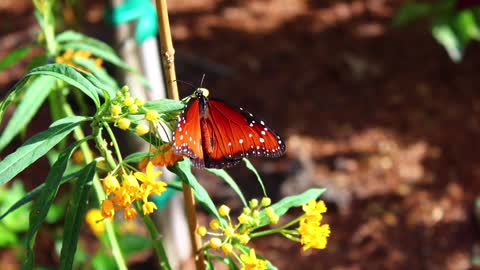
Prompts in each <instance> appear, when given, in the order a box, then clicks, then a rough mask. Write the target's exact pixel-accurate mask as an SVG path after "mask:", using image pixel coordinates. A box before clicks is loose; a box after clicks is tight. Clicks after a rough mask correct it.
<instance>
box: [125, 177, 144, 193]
mask: <svg viewBox="0 0 480 270" xmlns="http://www.w3.org/2000/svg"><path fill="white" fill-rule="evenodd" d="M122 186H123V187H124V188H126V190H127V192H129V193H132V194H134V193H135V192H136V191H137V190H138V189H139V187H140V185H139V184H138V181H137V179H136V177H135V176H133V175H132V174H131V173H130V174H128V175H123V182H122Z"/></svg>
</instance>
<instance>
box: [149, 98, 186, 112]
mask: <svg viewBox="0 0 480 270" xmlns="http://www.w3.org/2000/svg"><path fill="white" fill-rule="evenodd" d="M144 107H145V108H146V109H148V110H155V111H157V112H158V113H168V112H175V111H180V110H182V109H183V108H184V107H185V104H183V102H181V101H178V100H173V99H158V100H153V101H149V102H146V103H145V104H144Z"/></svg>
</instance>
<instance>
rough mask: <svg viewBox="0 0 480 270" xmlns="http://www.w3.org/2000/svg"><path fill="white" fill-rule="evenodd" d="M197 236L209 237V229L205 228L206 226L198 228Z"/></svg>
mask: <svg viewBox="0 0 480 270" xmlns="http://www.w3.org/2000/svg"><path fill="white" fill-rule="evenodd" d="M197 234H198V235H200V236H202V237H203V236H205V235H207V228H205V226H200V227H198V228H197Z"/></svg>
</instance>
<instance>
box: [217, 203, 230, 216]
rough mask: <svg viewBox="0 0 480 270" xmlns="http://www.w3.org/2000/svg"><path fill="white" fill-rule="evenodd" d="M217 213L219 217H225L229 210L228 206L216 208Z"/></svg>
mask: <svg viewBox="0 0 480 270" xmlns="http://www.w3.org/2000/svg"><path fill="white" fill-rule="evenodd" d="M218 212H219V213H220V215H221V216H223V217H226V216H228V214H229V213H230V208H229V207H228V206H226V205H225V204H222V205H221V206H220V207H219V208H218Z"/></svg>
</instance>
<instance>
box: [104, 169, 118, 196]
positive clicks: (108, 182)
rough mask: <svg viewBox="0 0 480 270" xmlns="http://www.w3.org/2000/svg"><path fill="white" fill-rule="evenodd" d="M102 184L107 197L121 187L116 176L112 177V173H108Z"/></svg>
mask: <svg viewBox="0 0 480 270" xmlns="http://www.w3.org/2000/svg"><path fill="white" fill-rule="evenodd" d="M102 184H103V189H104V190H105V193H107V195H109V194H110V193H112V192H113V191H115V190H116V189H117V188H119V187H120V184H119V183H118V180H117V178H116V177H115V176H112V175H111V174H110V173H108V174H107V176H106V177H105V178H104V179H103V181H102Z"/></svg>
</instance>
